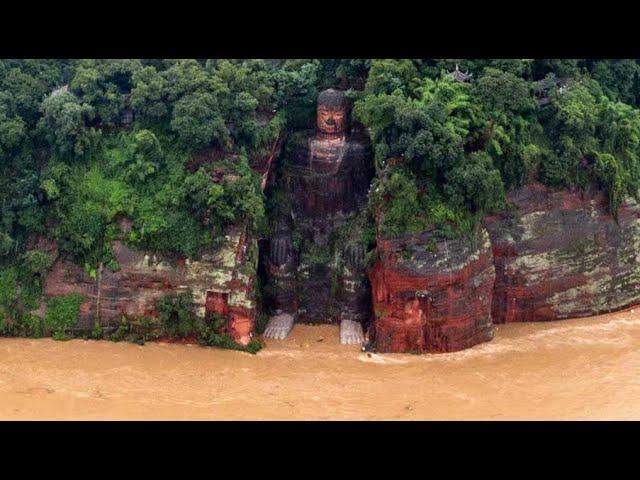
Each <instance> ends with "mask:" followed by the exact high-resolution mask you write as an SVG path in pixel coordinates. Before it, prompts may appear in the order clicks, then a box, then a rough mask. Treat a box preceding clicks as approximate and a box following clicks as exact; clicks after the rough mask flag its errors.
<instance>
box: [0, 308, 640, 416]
mask: <svg viewBox="0 0 640 480" xmlns="http://www.w3.org/2000/svg"><path fill="white" fill-rule="evenodd" d="M639 347H640V309H637V310H636V311H635V312H634V311H633V310H631V311H627V312H619V313H615V314H610V315H603V316H599V317H592V318H584V319H575V320H564V321H558V322H550V323H536V324H509V325H502V326H498V328H497V331H496V336H495V339H494V340H493V341H491V342H489V343H485V344H482V345H478V346H476V347H474V348H472V349H469V350H465V351H462V352H457V353H450V354H440V355H420V356H417V355H398V354H396V355H380V354H367V353H362V352H361V351H359V350H358V348H356V347H353V346H342V345H340V344H339V340H338V329H337V327H332V326H303V325H297V326H296V327H295V328H294V330H293V332H292V333H291V335H290V337H289V338H288V339H287V340H285V341H270V342H268V347H267V348H266V349H264V350H262V351H261V352H260V353H259V354H258V355H250V354H247V353H242V352H235V351H228V350H216V349H210V348H201V347H198V346H195V345H194V346H185V345H175V344H158V343H155V344H154V343H149V344H147V345H144V346H138V345H134V344H129V343H112V342H107V341H100V342H96V341H83V340H72V341H68V342H56V341H53V340H51V339H41V340H33V339H0V418H1V419H398V420H404V419H489V420H492V419H636V420H637V419H640V348H639Z"/></svg>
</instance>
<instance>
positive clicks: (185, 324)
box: [156, 290, 197, 338]
mask: <svg viewBox="0 0 640 480" xmlns="http://www.w3.org/2000/svg"><path fill="white" fill-rule="evenodd" d="M156 307H157V309H158V318H159V319H160V325H161V332H162V334H163V335H166V336H168V337H169V338H184V337H186V336H189V335H192V334H194V333H195V332H196V331H197V326H196V317H195V315H194V313H193V308H194V307H193V293H192V292H191V291H190V290H189V291H186V292H180V293H177V294H168V295H165V296H164V297H162V298H160V299H159V300H158V301H157V303H156Z"/></svg>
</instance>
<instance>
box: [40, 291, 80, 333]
mask: <svg viewBox="0 0 640 480" xmlns="http://www.w3.org/2000/svg"><path fill="white" fill-rule="evenodd" d="M83 301H84V296H83V295H80V294H79V293H70V294H67V295H59V296H57V297H51V298H50V299H49V300H48V301H47V310H46V312H45V316H44V324H45V327H46V329H47V330H48V331H49V332H51V334H52V336H53V338H54V339H55V340H66V339H68V338H69V333H70V332H69V330H70V329H71V328H72V327H74V326H75V324H76V323H77V322H78V314H79V313H80V305H81V304H82V302H83Z"/></svg>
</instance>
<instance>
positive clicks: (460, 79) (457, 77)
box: [449, 64, 473, 82]
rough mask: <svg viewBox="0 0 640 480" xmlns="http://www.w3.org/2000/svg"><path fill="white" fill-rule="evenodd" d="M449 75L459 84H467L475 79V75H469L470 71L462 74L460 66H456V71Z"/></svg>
mask: <svg viewBox="0 0 640 480" xmlns="http://www.w3.org/2000/svg"><path fill="white" fill-rule="evenodd" d="M449 75H451V76H452V77H453V79H454V80H456V81H458V82H467V81H469V80H471V77H473V73H469V72H468V71H467V72H462V71H461V70H460V68H458V64H456V69H455V70H454V71H453V72H449Z"/></svg>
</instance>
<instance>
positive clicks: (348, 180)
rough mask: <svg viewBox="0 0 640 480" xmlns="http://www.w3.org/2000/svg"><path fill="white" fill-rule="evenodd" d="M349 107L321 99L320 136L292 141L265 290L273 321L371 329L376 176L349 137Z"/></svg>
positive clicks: (359, 138)
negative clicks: (368, 223) (369, 219)
mask: <svg viewBox="0 0 640 480" xmlns="http://www.w3.org/2000/svg"><path fill="white" fill-rule="evenodd" d="M346 118H347V113H346V100H345V97H344V94H343V93H342V92H338V91H336V90H331V89H329V90H326V91H324V92H322V93H321V94H320V96H319V98H318V111H317V132H316V133H315V134H313V133H311V132H308V133H307V132H303V133H298V134H294V135H292V136H291V138H290V139H289V141H288V142H287V144H286V146H285V151H284V155H283V158H282V161H281V165H280V176H279V178H278V180H277V188H278V190H279V193H278V195H279V196H278V197H277V203H278V207H279V208H278V211H277V212H276V213H275V214H274V215H272V218H271V219H270V221H271V232H272V234H271V237H270V239H269V255H268V259H267V264H268V265H267V268H266V270H267V277H268V284H267V290H268V292H269V297H270V302H269V303H270V304H269V307H270V308H269V310H271V312H270V313H272V314H276V315H279V314H281V313H286V314H289V315H291V316H293V317H295V318H296V320H297V321H300V322H304V323H336V322H339V321H341V320H345V319H346V320H354V321H358V322H361V323H363V322H366V321H368V319H369V316H370V313H371V307H370V290H369V282H368V279H367V275H366V271H365V268H364V264H363V259H364V247H363V245H362V243H361V242H360V237H361V225H360V223H359V222H358V220H357V217H358V213H359V212H361V211H362V210H363V207H364V205H365V202H366V195H367V191H368V189H369V183H370V180H371V178H372V176H373V171H372V162H371V157H370V148H369V143H368V139H367V137H366V136H364V135H360V134H348V133H347V131H346V130H347V122H346Z"/></svg>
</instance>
